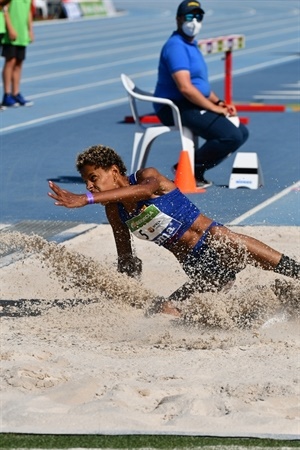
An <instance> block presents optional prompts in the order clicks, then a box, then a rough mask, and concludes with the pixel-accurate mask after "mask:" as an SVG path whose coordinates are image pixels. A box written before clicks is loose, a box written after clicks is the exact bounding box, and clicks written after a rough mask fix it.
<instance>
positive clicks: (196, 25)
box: [182, 19, 202, 37]
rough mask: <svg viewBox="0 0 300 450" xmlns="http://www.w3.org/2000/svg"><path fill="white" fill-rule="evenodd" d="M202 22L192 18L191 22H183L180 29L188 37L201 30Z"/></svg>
mask: <svg viewBox="0 0 300 450" xmlns="http://www.w3.org/2000/svg"><path fill="white" fill-rule="evenodd" d="M201 27H202V23H201V22H197V19H193V20H192V21H191V22H183V24H182V31H183V32H184V34H186V35H187V36H189V37H195V36H196V35H197V34H198V33H199V31H200V30H201Z"/></svg>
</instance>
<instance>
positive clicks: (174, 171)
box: [171, 163, 178, 175]
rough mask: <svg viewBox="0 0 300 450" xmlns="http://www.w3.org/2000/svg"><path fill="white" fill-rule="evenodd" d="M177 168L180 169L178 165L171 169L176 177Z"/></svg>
mask: <svg viewBox="0 0 300 450" xmlns="http://www.w3.org/2000/svg"><path fill="white" fill-rule="evenodd" d="M177 167H178V163H176V164H174V166H172V167H171V171H172V173H173V174H174V175H176V170H177Z"/></svg>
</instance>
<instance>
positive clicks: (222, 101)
mask: <svg viewBox="0 0 300 450" xmlns="http://www.w3.org/2000/svg"><path fill="white" fill-rule="evenodd" d="M220 103H224V100H218V101H217V103H216V105H219V104H220Z"/></svg>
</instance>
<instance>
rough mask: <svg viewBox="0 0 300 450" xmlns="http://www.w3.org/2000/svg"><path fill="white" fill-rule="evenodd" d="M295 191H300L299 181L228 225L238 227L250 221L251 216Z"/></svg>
mask: <svg viewBox="0 0 300 450" xmlns="http://www.w3.org/2000/svg"><path fill="white" fill-rule="evenodd" d="M294 189H300V180H299V181H297V182H296V183H294V184H292V185H291V186H289V187H287V188H286V189H284V190H283V191H281V192H279V194H276V195H274V196H273V197H271V198H269V199H268V200H266V201H265V202H263V203H261V204H260V205H257V206H255V208H252V209H250V210H249V211H248V212H246V213H245V214H242V215H241V216H239V217H237V218H236V219H234V220H232V222H229V223H228V224H227V225H238V224H239V223H241V222H243V220H245V219H248V218H249V217H250V216H253V214H255V213H257V212H258V211H261V210H262V209H264V208H266V207H267V206H269V205H271V204H272V203H274V202H276V201H277V200H279V199H280V198H282V197H284V196H285V195H287V194H289V193H290V192H291V191H293V190H294Z"/></svg>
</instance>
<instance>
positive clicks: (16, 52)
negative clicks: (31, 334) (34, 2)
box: [2, 0, 34, 107]
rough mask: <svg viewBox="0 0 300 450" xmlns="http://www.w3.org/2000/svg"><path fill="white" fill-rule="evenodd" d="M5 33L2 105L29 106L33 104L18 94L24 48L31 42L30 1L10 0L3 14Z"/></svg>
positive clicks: (24, 53)
mask: <svg viewBox="0 0 300 450" xmlns="http://www.w3.org/2000/svg"><path fill="white" fill-rule="evenodd" d="M5 20H6V33H5V35H4V37H3V40H2V45H3V48H2V56H3V57H4V58H5V62H4V66H3V71H2V79H3V91H4V95H3V100H2V105H3V106H6V107H13V106H31V105H33V102H31V101H30V100H26V99H25V98H24V97H23V95H22V94H21V93H20V83H21V76H22V67H23V61H24V60H25V57H26V47H27V45H28V44H29V43H30V42H33V40H34V36H33V26H32V12H31V0H22V1H20V0H11V2H10V4H9V6H8V8H7V11H6V13H5Z"/></svg>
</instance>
